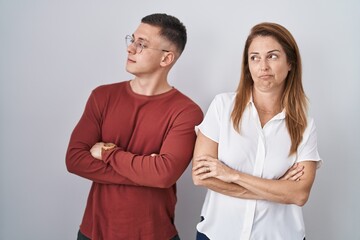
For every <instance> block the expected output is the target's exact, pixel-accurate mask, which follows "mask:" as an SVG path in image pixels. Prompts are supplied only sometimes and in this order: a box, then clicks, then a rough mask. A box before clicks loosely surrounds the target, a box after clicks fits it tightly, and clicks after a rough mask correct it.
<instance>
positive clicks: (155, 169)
mask: <svg viewBox="0 0 360 240" xmlns="http://www.w3.org/2000/svg"><path fill="white" fill-rule="evenodd" d="M202 118H203V113H202V111H201V109H200V108H199V107H198V106H196V105H194V106H193V107H192V108H190V109H189V108H187V109H186V110H184V111H183V112H182V113H181V114H179V115H178V116H177V118H176V120H175V121H174V124H173V125H172V127H171V128H170V130H169V132H168V134H167V136H166V137H165V139H164V141H163V144H162V147H161V149H160V153H159V154H157V155H156V156H151V155H137V154H134V153H131V152H127V151H124V150H123V149H121V148H116V149H114V150H112V151H106V152H104V154H103V156H102V157H103V160H104V161H105V162H106V163H108V164H109V165H110V166H112V167H113V168H114V169H115V171H116V172H118V173H119V174H120V175H122V176H124V177H126V178H128V179H130V180H131V181H133V182H135V183H137V184H139V185H142V186H148V187H157V188H169V187H171V186H173V185H174V184H175V183H176V181H177V180H178V179H179V178H180V176H181V175H182V173H183V172H184V171H185V169H186V168H187V166H188V165H189V163H190V161H191V158H192V154H193V150H194V145H195V139H196V134H195V130H194V128H195V126H196V125H198V124H199V123H200V122H201V120H202Z"/></svg>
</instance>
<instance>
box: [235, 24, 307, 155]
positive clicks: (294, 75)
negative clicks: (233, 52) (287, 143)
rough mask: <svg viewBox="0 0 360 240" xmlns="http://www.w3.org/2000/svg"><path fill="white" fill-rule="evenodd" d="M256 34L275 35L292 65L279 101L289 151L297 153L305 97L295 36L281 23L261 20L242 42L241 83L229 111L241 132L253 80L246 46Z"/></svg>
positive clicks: (304, 124) (236, 127) (304, 108)
mask: <svg viewBox="0 0 360 240" xmlns="http://www.w3.org/2000/svg"><path fill="white" fill-rule="evenodd" d="M258 36H264V37H265V36H270V37H273V38H274V39H276V40H277V41H278V42H279V44H280V45H281V46H282V48H283V49H284V51H285V53H286V57H287V61H288V63H289V64H290V66H291V70H290V71H289V73H288V75H287V77H286V81H285V88H284V92H283V96H282V98H281V104H282V106H283V107H284V108H285V115H286V116H285V121H286V127H287V129H288V131H289V135H290V138H291V148H290V153H289V155H291V154H293V153H296V151H297V148H298V146H299V144H300V142H301V140H302V136H303V133H304V131H305V128H306V126H307V118H306V115H307V98H306V95H305V92H304V89H303V86H302V68H301V57H300V52H299V48H298V46H297V44H296V41H295V39H294V37H293V36H292V35H291V33H290V32H289V31H288V30H287V29H286V28H284V27H283V26H281V25H279V24H276V23H260V24H258V25H255V26H254V27H253V28H252V29H251V31H250V34H249V36H248V38H247V40H246V42H245V47H244V53H243V60H242V65H241V76H240V83H239V86H238V88H237V91H236V92H237V93H236V98H235V104H234V109H233V111H232V113H231V119H232V121H233V126H234V129H235V130H236V131H238V132H240V122H241V117H242V114H243V112H244V110H245V108H246V106H247V104H248V102H249V100H250V96H251V93H252V87H253V80H252V78H251V74H250V70H249V61H248V51H249V46H250V44H251V42H252V41H253V39H254V38H255V37H258Z"/></svg>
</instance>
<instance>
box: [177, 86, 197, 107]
mask: <svg viewBox="0 0 360 240" xmlns="http://www.w3.org/2000/svg"><path fill="white" fill-rule="evenodd" d="M173 101H174V103H176V104H177V105H178V106H179V107H180V108H183V109H187V108H191V109H194V110H197V111H201V108H200V106H199V105H198V104H197V103H195V102H194V101H193V100H192V99H191V98H190V97H188V96H186V95H185V94H184V93H182V92H180V91H179V90H177V89H175V94H174V98H173Z"/></svg>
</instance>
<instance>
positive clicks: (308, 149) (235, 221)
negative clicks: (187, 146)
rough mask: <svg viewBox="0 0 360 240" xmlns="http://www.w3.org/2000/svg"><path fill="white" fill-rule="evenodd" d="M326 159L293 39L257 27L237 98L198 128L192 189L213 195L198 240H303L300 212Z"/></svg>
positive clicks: (220, 99) (213, 110)
mask: <svg viewBox="0 0 360 240" xmlns="http://www.w3.org/2000/svg"><path fill="white" fill-rule="evenodd" d="M320 163H321V159H320V157H319V154H318V151H317V140H316V129H315V125H314V121H313V119H311V118H310V117H308V116H307V101H306V96H305V93H304V90H303V87H302V80H301V59H300V54H299V49H298V47H297V44H296V42H295V40H294V38H293V36H292V35H291V33H290V32H289V31H288V30H287V29H285V28H284V27H283V26H280V25H278V24H275V23H261V24H258V25H256V26H254V27H253V28H252V30H251V32H250V35H249V36H248V38H247V41H246V43H245V48H244V53H243V62H242V72H241V79H240V83H239V86H238V89H237V91H236V92H235V93H224V94H219V95H217V96H216V97H215V99H214V100H213V102H212V103H211V105H210V107H209V109H208V112H207V114H206V116H205V118H204V120H203V122H202V123H201V124H200V125H199V126H198V137H197V141H196V145H195V150H194V160H193V172H192V174H193V181H194V183H195V185H197V186H203V187H206V188H208V191H207V195H206V198H205V202H204V205H203V208H202V212H201V218H202V221H201V222H200V223H199V224H198V225H197V230H198V234H197V239H198V240H200V239H211V240H224V239H226V240H231V239H237V240H238V239H256V240H261V239H276V240H278V239H286V240H289V239H290V240H292V239H294V240H295V239H299V240H302V239H305V229H304V222H303V217H302V209H301V207H302V206H303V205H304V204H305V203H306V201H307V200H308V198H309V194H310V190H311V187H312V184H313V182H314V179H315V172H316V169H317V167H318V166H320Z"/></svg>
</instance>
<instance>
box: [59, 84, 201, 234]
mask: <svg viewBox="0 0 360 240" xmlns="http://www.w3.org/2000/svg"><path fill="white" fill-rule="evenodd" d="M202 118H203V114H202V111H201V109H200V108H199V107H198V106H197V105H196V104H195V103H194V102H193V101H191V100H190V99H189V98H188V97H186V96H185V95H183V94H182V93H181V92H179V91H178V90H176V89H172V90H170V91H169V92H166V93H163V94H160V95H156V96H143V95H138V94H135V93H134V92H132V90H131V88H130V84H129V82H128V81H127V82H121V83H116V84H111V85H105V86H100V87H98V88H96V89H95V90H94V91H93V92H92V94H91V95H90V97H89V99H88V102H87V104H86V107H85V111H84V113H83V115H82V117H81V119H80V121H79V123H78V124H77V125H76V127H75V129H74V131H73V133H72V135H71V138H70V143H69V146H68V150H67V154H66V165H67V168H68V170H69V172H71V173H74V174H76V175H79V176H81V177H84V178H87V179H89V180H91V181H93V184H92V186H91V189H90V193H89V197H88V201H87V205H86V209H85V213H84V217H83V220H82V223H81V226H80V230H81V232H82V233H83V234H84V235H86V236H87V237H89V238H91V239H92V240H121V239H126V240H133V239H134V240H138V239H148V240H169V239H171V238H172V237H173V236H175V235H176V234H177V231H176V228H175V226H174V212H175V204H176V184H175V183H176V181H177V180H178V179H179V177H180V176H181V174H182V173H183V172H184V171H185V169H186V167H187V166H188V164H189V162H190V160H191V158H192V153H193V148H194V143H195V138H196V135H195V131H194V126H195V125H198V124H200V122H201V121H202ZM100 141H102V142H111V143H115V144H116V145H117V146H118V147H117V148H115V149H114V150H110V151H106V152H105V153H104V154H103V156H102V157H103V161H100V160H97V159H94V158H93V157H92V156H91V154H90V151H89V150H90V148H91V147H92V146H93V145H94V144H95V143H96V142H100ZM152 153H155V154H157V156H150V155H151V154H152Z"/></svg>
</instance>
